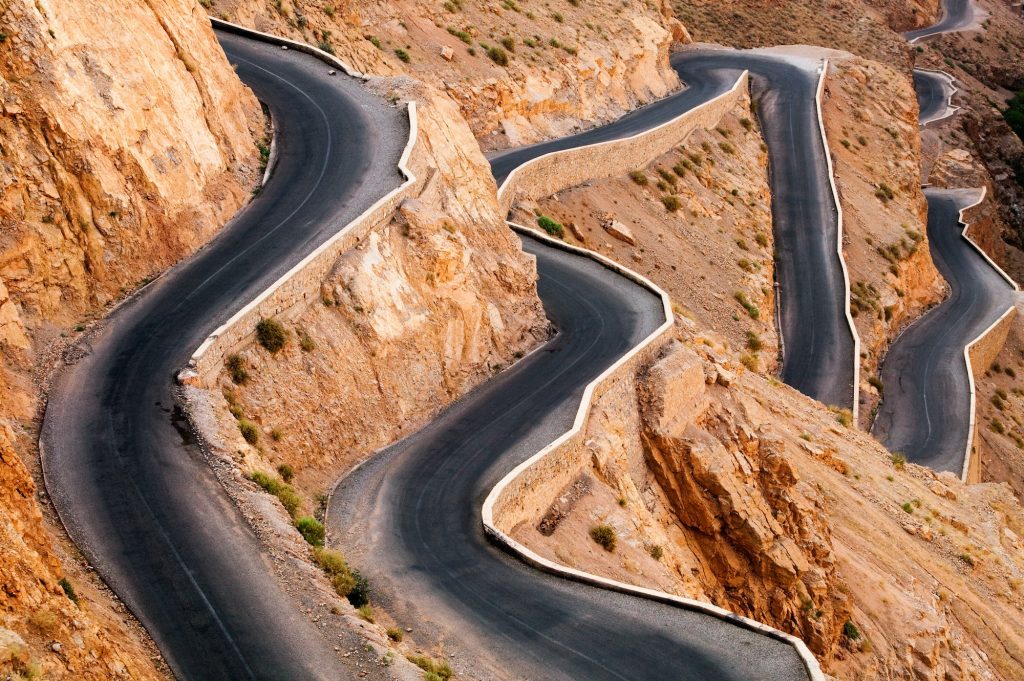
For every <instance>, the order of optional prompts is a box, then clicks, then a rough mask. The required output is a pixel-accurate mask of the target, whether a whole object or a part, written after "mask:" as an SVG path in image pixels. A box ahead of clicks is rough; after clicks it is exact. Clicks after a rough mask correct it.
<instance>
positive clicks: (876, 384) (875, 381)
mask: <svg viewBox="0 0 1024 681" xmlns="http://www.w3.org/2000/svg"><path fill="white" fill-rule="evenodd" d="M868 385H870V386H871V387H872V388H874V389H875V390H877V391H878V394H879V395H881V394H882V391H883V386H882V379H880V378H879V377H878V376H869V377H868Z"/></svg>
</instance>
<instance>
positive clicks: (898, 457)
mask: <svg viewBox="0 0 1024 681" xmlns="http://www.w3.org/2000/svg"><path fill="white" fill-rule="evenodd" d="M889 461H891V462H892V465H893V466H894V467H895V468H896V470H898V471H901V470H903V469H904V468H905V467H906V465H907V457H906V455H904V454H903V452H893V453H892V454H891V455H890V456H889Z"/></svg>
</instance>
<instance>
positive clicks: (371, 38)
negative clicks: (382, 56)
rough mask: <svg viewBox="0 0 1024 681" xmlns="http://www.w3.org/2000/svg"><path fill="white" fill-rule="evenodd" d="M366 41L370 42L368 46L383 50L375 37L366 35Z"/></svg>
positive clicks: (378, 39)
mask: <svg viewBox="0 0 1024 681" xmlns="http://www.w3.org/2000/svg"><path fill="white" fill-rule="evenodd" d="M366 39H367V40H369V41H370V44H371V45H373V46H374V47H376V48H377V49H378V50H383V49H384V46H383V45H381V42H380V38H378V37H377V36H375V35H368V36H366Z"/></svg>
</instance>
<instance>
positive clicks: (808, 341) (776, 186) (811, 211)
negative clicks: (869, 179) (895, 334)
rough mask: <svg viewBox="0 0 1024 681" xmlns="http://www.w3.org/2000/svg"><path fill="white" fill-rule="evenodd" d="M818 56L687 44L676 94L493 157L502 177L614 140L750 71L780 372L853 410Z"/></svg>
mask: <svg viewBox="0 0 1024 681" xmlns="http://www.w3.org/2000/svg"><path fill="white" fill-rule="evenodd" d="M818 64H819V63H818V62H817V61H816V60H809V59H798V58H786V57H783V56H779V55H776V54H771V53H766V52H759V51H737V50H724V49H723V50H707V49H698V50H686V51H682V52H678V53H676V54H674V55H673V56H672V66H673V67H674V68H675V69H676V72H677V73H678V74H679V77H680V79H681V80H682V81H683V82H684V83H686V84H687V88H686V89H684V90H682V91H681V92H679V93H677V94H674V95H671V96H669V97H666V98H665V99H662V100H659V101H657V102H655V103H653V104H650V105H648V106H646V107H644V108H641V109H638V110H636V111H634V112H632V113H630V114H628V115H626V116H624V117H622V118H621V119H619V120H617V121H615V122H613V123H610V124H608V125H605V126H602V127H599V128H594V129H592V130H588V131H586V132H583V133H580V134H577V135H573V136H570V137H565V138H561V139H557V140H552V141H550V142H544V143H542V144H536V145H533V146H529V147H522V148H519V149H513V150H510V151H505V152H501V153H498V154H495V155H493V156H492V157H491V159H490V161H491V171H492V172H493V173H494V177H495V179H496V180H497V181H498V184H499V185H500V184H501V183H502V182H503V181H504V180H505V179H506V178H507V177H508V175H509V174H510V173H511V172H512V171H513V170H514V169H515V168H516V167H517V166H519V165H521V164H523V163H525V162H527V161H529V160H530V159H533V158H537V157H538V156H542V155H544V154H547V153H550V152H552V151H558V150H562V149H569V148H573V147H578V146H583V145H587V144H594V143H596V142H603V141H607V140H613V139H622V138H624V137H629V136H631V135H635V134H637V133H638V132H642V131H644V130H649V129H650V128H653V127H655V126H657V125H660V124H662V123H665V122H666V121H669V120H671V119H673V118H675V117H676V116H678V115H679V114H680V113H682V112H684V111H687V110H689V109H692V108H693V107H695V106H697V105H698V104H701V103H703V102H705V101H707V100H708V99H711V98H713V97H715V96H717V95H719V94H721V93H722V92H725V91H726V90H727V89H728V88H729V87H731V86H732V84H733V83H735V82H736V77H737V76H738V75H739V73H741V72H742V71H743V70H749V71H750V73H751V80H752V90H753V95H754V98H755V100H756V101H757V103H758V109H757V115H758V118H759V119H760V123H761V128H762V132H763V134H764V138H765V141H766V143H767V144H768V155H769V164H770V168H771V176H770V178H769V181H770V185H771V190H772V221H773V229H774V234H775V248H776V258H775V268H776V278H777V281H778V284H779V286H778V295H779V298H780V300H779V309H780V320H779V326H780V329H781V332H782V339H783V343H784V345H785V352H784V356H783V363H782V371H781V377H782V380H783V381H784V382H786V383H787V384H789V385H791V386H793V387H794V388H796V389H797V390H799V391H800V392H802V393H804V394H805V395H809V396H810V397H813V398H815V399H817V400H820V401H822V402H824V403H825V404H829V405H835V406H839V407H845V408H852V407H853V402H854V385H853V384H854V374H855V362H856V358H855V357H854V339H853V334H852V331H851V329H850V326H849V323H848V321H847V319H846V313H845V310H846V283H845V280H844V278H843V271H842V264H841V262H840V260H839V255H838V250H837V241H838V239H839V226H838V215H837V212H836V206H835V202H834V200H833V197H832V193H831V187H830V185H829V176H828V166H827V164H826V161H825V151H824V144H823V140H822V139H821V132H820V129H819V126H818V118H817V110H816V106H815V97H816V93H817V84H818V72H817V66H818Z"/></svg>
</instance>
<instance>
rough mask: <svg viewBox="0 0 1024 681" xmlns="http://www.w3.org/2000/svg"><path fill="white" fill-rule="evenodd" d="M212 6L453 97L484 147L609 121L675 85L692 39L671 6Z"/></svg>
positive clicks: (220, 1)
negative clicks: (676, 46) (673, 63)
mask: <svg viewBox="0 0 1024 681" xmlns="http://www.w3.org/2000/svg"><path fill="white" fill-rule="evenodd" d="M211 13H213V14H214V15H217V16H222V17H224V18H227V19H231V20H237V21H240V22H242V23H244V24H246V25H251V26H254V27H256V28H260V29H263V30H274V31H276V32H279V33H282V34H287V35H290V36H292V37H296V38H299V39H302V40H305V41H306V42H308V43H310V44H313V45H320V46H321V47H324V48H325V49H329V50H330V51H333V52H336V53H337V54H338V55H339V56H342V57H343V58H344V59H346V60H348V61H350V62H351V63H352V64H353V65H355V66H356V67H357V68H359V69H362V70H364V71H366V72H369V73H376V74H380V75H389V74H399V73H408V74H410V75H413V76H415V77H416V78H418V79H421V80H423V81H425V82H427V83H430V84H432V85H434V86H436V87H437V88H438V89H440V90H442V91H444V92H446V93H447V94H448V95H449V96H451V97H452V98H453V99H455V100H456V101H457V102H458V103H459V106H460V108H461V109H462V112H463V114H464V115H465V117H466V119H467V120H468V121H469V124H470V126H471V128H472V130H473V132H474V134H475V135H476V136H477V138H478V139H479V141H480V144H481V145H482V146H483V147H484V148H485V149H494V148H501V147H506V146H517V145H521V144H525V143H529V142H534V141H537V140H539V139H543V138H547V137H553V136H561V135H564V134H567V133H569V132H571V131H573V130H575V129H577V128H579V127H589V126H591V125H593V124H594V123H598V122H602V121H609V120H611V119H614V118H616V117H618V116H620V115H622V114H623V113H625V112H626V111H629V110H630V109H633V108H635V107H636V106H638V105H640V104H643V103H646V102H649V101H651V100H652V99H654V98H657V97H661V96H664V95H665V94H667V93H668V92H669V91H671V90H673V89H675V88H676V87H678V79H677V77H676V74H675V71H673V70H672V68H671V67H670V66H669V63H668V48H669V45H670V43H671V42H672V41H673V40H675V41H686V40H687V39H688V38H687V35H686V31H685V29H683V27H682V25H681V24H680V23H679V22H678V21H677V20H676V19H675V18H674V17H673V15H672V9H671V7H670V6H669V5H668V4H667V3H660V4H657V3H650V2H639V1H638V0H628V1H627V2H619V1H618V0H596V1H595V2H587V3H583V4H581V3H580V2H578V1H576V0H572V1H569V0H566V1H564V2H562V1H559V2H557V3H554V4H550V3H548V4H545V5H544V6H539V5H533V4H530V3H519V2H516V0H504V1H503V2H494V3H488V4H483V3H477V2H463V1H462V0H449V1H447V2H430V3H427V2H419V1H415V0H410V1H408V2H389V3H355V4H353V3H348V4H344V3H332V2H328V3H322V2H316V3H314V2H309V1H308V0H284V1H283V2H277V3H271V2H269V1H268V0H217V1H216V3H214V4H212V5H211Z"/></svg>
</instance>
